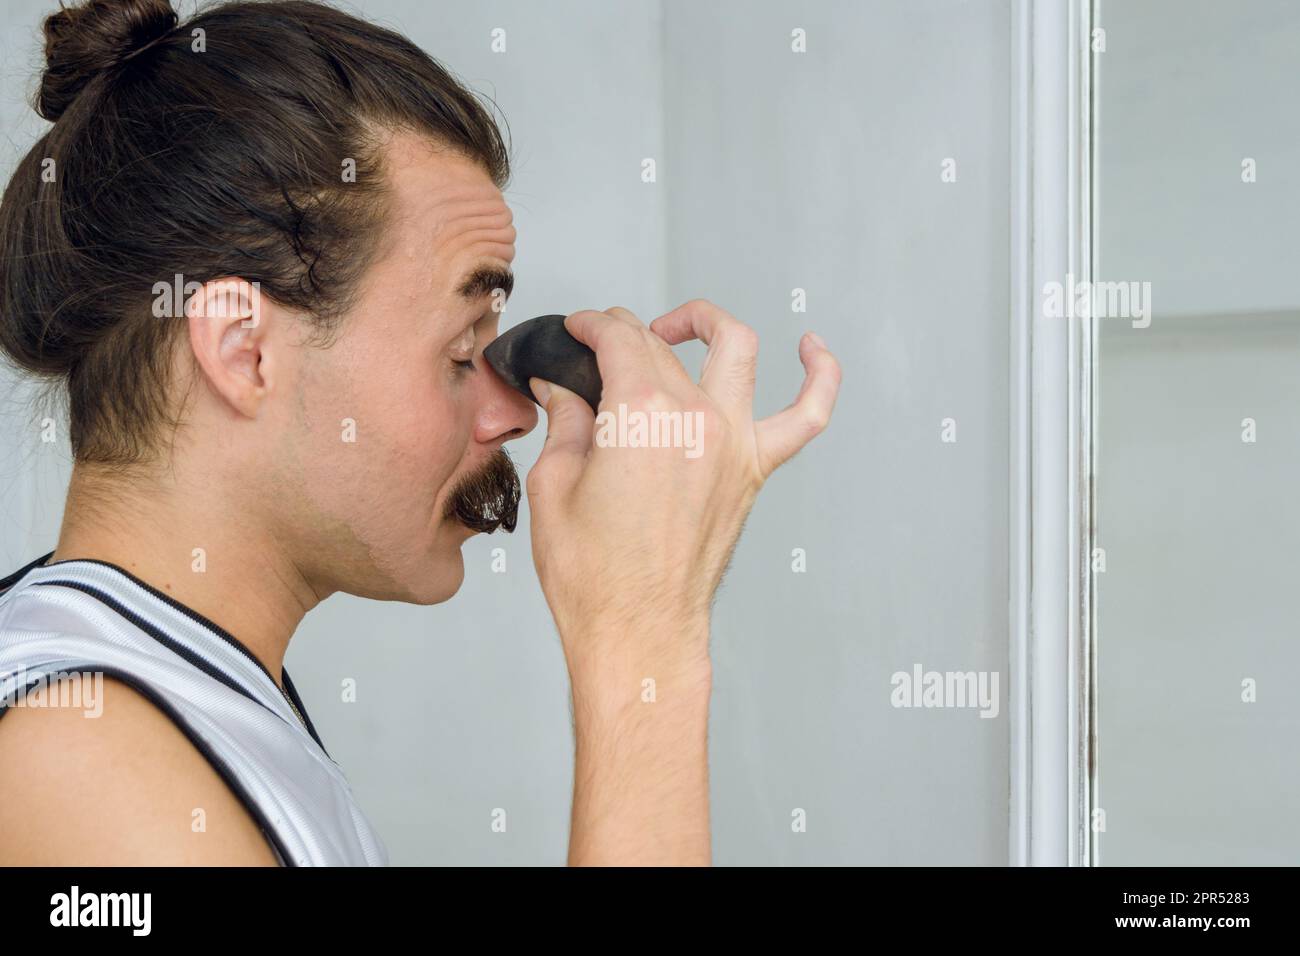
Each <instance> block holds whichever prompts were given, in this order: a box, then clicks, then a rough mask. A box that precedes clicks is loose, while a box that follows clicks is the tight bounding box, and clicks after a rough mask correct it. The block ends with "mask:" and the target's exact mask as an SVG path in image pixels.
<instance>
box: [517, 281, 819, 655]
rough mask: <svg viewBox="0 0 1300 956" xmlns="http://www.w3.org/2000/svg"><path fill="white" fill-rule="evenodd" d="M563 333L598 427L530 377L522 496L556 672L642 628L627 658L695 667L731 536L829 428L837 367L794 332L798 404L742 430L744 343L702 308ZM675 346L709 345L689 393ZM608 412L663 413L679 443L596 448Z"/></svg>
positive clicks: (750, 358) (738, 328)
mask: <svg viewBox="0 0 1300 956" xmlns="http://www.w3.org/2000/svg"><path fill="white" fill-rule="evenodd" d="M565 327H566V328H567V329H568V330H569V332H570V333H571V334H572V335H573V336H574V337H575V338H577V339H578V340H579V341H581V342H584V343H585V344H586V345H588V346H589V347H590V348H591V349H593V350H594V351H595V353H596V360H597V363H598V365H599V367H600V373H601V378H602V380H603V383H604V390H603V394H602V397H601V402H600V418H599V419H598V418H597V416H595V415H593V413H592V411H591V409H590V408H589V407H588V405H587V404H586V402H584V401H583V400H582V399H581V398H579V397H578V396H577V395H574V394H573V393H571V392H569V391H567V390H566V389H562V388H560V387H558V386H553V385H550V384H549V383H542V382H540V380H538V379H533V380H532V382H531V383H530V384H531V386H532V387H533V390H534V394H536V395H537V397H538V400H539V401H540V402H541V403H542V405H543V406H544V407H545V408H546V413H547V436H546V445H545V447H544V449H543V450H542V454H541V456H540V458H539V459H538V461H537V464H536V465H535V466H534V467H533V469H532V470H531V471H530V472H529V474H528V479H527V490H528V501H529V508H530V510H531V515H532V519H531V520H532V540H533V557H534V561H535V563H536V566H537V571H538V575H539V576H540V578H541V583H542V589H543V591H544V592H545V594H546V598H547V601H548V603H549V605H550V608H551V612H552V614H553V615H554V616H555V620H556V623H557V625H558V627H559V630H560V635H561V639H562V641H563V642H564V646H565V654H566V657H567V658H568V659H569V661H570V667H571V669H572V667H573V665H574V662H575V659H578V660H582V659H586V658H588V657H590V656H591V655H601V654H603V653H606V652H609V653H616V654H626V653H628V652H629V651H630V650H632V649H630V648H627V647H626V646H625V641H624V638H623V635H624V634H625V633H626V632H627V631H628V630H630V629H631V628H632V627H633V625H635V624H636V623H637V622H644V621H647V620H653V621H655V622H656V624H657V626H658V627H657V633H653V634H645V633H643V634H642V635H641V636H640V637H639V640H642V641H645V642H650V644H652V645H653V646H646V647H642V648H639V649H638V651H639V652H642V653H643V654H644V655H647V656H650V657H652V658H655V659H661V660H662V659H665V658H669V659H673V660H680V661H689V660H691V659H693V658H695V657H699V658H701V659H703V660H705V661H707V646H706V645H707V621H708V612H709V607H710V604H711V602H712V599H713V594H714V592H715V591H716V589H717V587H718V584H719V582H720V581H721V579H722V575H723V572H724V571H725V569H726V566H727V564H728V562H729V560H730V557H731V553H732V549H733V548H734V546H735V543H736V540H737V538H738V537H739V535H740V531H741V527H742V525H743V524H744V521H745V518H746V516H747V515H748V514H749V510H750V508H751V506H752V505H753V502H754V499H755V496H756V495H757V494H758V492H759V489H761V488H762V486H763V483H764V482H765V481H766V480H767V478H768V476H769V475H771V474H772V472H773V471H775V470H776V468H778V467H779V466H780V465H781V464H782V463H783V462H785V461H787V460H788V459H789V458H790V457H791V456H792V455H794V454H795V453H796V452H797V451H799V449H801V448H802V447H803V446H804V445H805V444H807V443H808V442H809V441H810V440H811V439H812V438H813V437H814V436H816V435H817V434H818V433H820V432H821V431H822V430H823V429H824V428H825V427H826V425H827V423H828V422H829V421H830V416H831V410H832V408H833V407H834V404H835V398H836V394H837V393H838V390H839V382H840V368H839V364H838V363H837V362H836V360H835V358H834V356H833V355H831V353H830V352H829V351H828V350H827V349H826V347H825V345H824V344H823V343H822V342H821V340H820V339H819V338H818V337H817V336H816V335H814V334H812V333H808V334H806V335H804V337H803V338H802V339H801V340H800V342H799V358H800V360H801V361H802V362H803V365H804V368H805V370H806V372H807V374H806V377H805V379H804V383H803V387H802V388H801V389H800V391H799V395H798V397H797V398H796V399H795V400H794V402H793V403H792V404H791V405H790V406H788V407H787V408H786V409H784V410H783V411H781V412H778V413H777V414H775V415H772V416H771V417H769V418H766V419H763V420H762V421H758V422H755V421H754V419H753V407H752V406H753V396H754V375H755V368H756V364H757V356H758V337H757V335H756V334H755V333H754V331H753V330H752V329H750V328H749V327H748V326H745V325H743V324H742V323H740V322H738V321H737V320H736V319H735V318H733V317H732V316H731V315H729V314H728V313H727V312H724V311H723V310H722V309H720V308H718V307H717V306H715V305H713V304H712V303H710V302H707V301H704V300H702V299H696V300H693V301H691V302H687V303H686V304H685V305H682V306H680V307H679V308H676V309H674V310H673V311H671V312H669V313H667V314H666V315H662V316H660V317H659V318H658V319H655V320H654V322H652V323H651V324H650V326H649V327H648V328H647V327H646V326H645V325H644V324H643V323H642V322H641V321H640V320H639V319H637V317H636V316H634V315H633V314H632V313H631V312H629V311H627V310H626V309H621V308H612V309H608V310H607V311H605V312H595V311H584V312H577V313H574V314H573V315H570V316H569V317H568V318H567V319H566V320H565ZM689 339H700V340H701V341H703V342H704V343H705V344H706V345H707V346H708V355H707V357H706V359H705V362H704V368H703V371H702V374H701V376H700V381H699V383H698V384H696V383H695V382H693V381H691V378H690V376H689V375H688V374H687V372H686V369H685V368H684V367H683V366H682V364H681V362H680V361H679V360H678V359H677V357H676V356H675V355H674V354H673V353H672V350H671V348H669V346H671V345H676V344H678V343H680V342H685V341H687V340H689ZM621 409H622V410H623V411H624V412H625V413H626V414H624V415H623V416H622V417H623V418H624V419H627V420H629V421H630V420H631V419H632V418H633V416H634V415H635V414H636V413H638V412H640V413H654V412H659V413H667V414H668V415H669V416H670V417H669V418H668V419H661V421H663V420H667V421H669V422H670V423H675V422H680V431H679V432H676V433H674V434H673V435H671V436H667V437H672V438H678V437H680V439H681V440H680V441H679V442H678V446H677V447H658V448H656V447H611V446H609V445H608V444H607V443H606V442H603V441H602V440H601V439H602V437H605V438H609V437H617V434H618V429H617V424H618V421H617V420H618V417H619V414H620V410H621ZM671 416H677V417H676V419H675V422H674V419H673V418H671ZM647 417H648V416H647ZM611 420H612V421H611ZM652 421H653V419H652ZM602 423H604V424H603V427H602V428H597V426H598V425H602ZM602 431H603V435H602ZM628 435H629V436H630V437H633V431H632V429H631V428H629V430H628ZM692 439H693V440H694V447H690V444H689V443H690V442H691V440H692Z"/></svg>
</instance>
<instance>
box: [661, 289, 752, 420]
mask: <svg viewBox="0 0 1300 956" xmlns="http://www.w3.org/2000/svg"><path fill="white" fill-rule="evenodd" d="M650 331H652V332H654V333H655V334H656V335H658V336H659V337H660V338H662V339H663V340H664V341H665V342H667V343H668V344H669V345H677V344H679V343H681V342H686V341H689V340H690V339H699V340H700V341H701V342H703V343H704V344H705V345H707V346H708V347H709V354H708V355H707V356H706V357H705V359H704V368H703V369H702V370H701V371H700V388H702V389H703V390H704V391H705V393H706V394H708V395H709V396H710V397H712V398H713V399H714V401H716V402H717V403H718V404H719V405H721V406H722V407H724V408H729V409H732V410H741V411H743V412H744V413H745V414H746V416H748V415H749V414H750V408H751V407H752V405H753V402H754V375H755V372H756V370H757V368H758V334H757V333H756V332H755V331H754V330H753V329H751V328H750V327H749V326H747V325H745V324H744V323H743V322H740V321H738V320H737V319H736V317H735V316H733V315H732V314H731V313H730V312H727V311H725V310H723V309H720V308H719V307H718V306H716V305H714V304H713V303H712V302H710V301H708V300H707V299H692V300H691V301H690V302H687V303H685V304H684V305H679V306H678V307H677V308H675V309H673V310H672V311H671V312H668V313H665V314H664V315H661V316H659V318H657V319H655V320H654V321H653V322H651V323H650Z"/></svg>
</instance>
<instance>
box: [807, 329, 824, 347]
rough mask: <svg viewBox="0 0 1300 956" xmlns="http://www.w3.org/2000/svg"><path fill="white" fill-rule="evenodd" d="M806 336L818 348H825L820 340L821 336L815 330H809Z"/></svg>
mask: <svg viewBox="0 0 1300 956" xmlns="http://www.w3.org/2000/svg"><path fill="white" fill-rule="evenodd" d="M808 338H809V339H810V340H811V341H812V344H813V345H815V346H817V347H818V348H819V349H824V348H826V343H825V342H823V341H822V337H821V336H820V335H818V334H817V333H816V332H809V333H808Z"/></svg>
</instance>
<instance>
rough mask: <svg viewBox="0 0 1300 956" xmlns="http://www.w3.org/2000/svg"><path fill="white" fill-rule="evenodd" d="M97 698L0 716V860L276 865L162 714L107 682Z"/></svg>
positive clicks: (202, 760)
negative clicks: (88, 703)
mask: <svg viewBox="0 0 1300 956" xmlns="http://www.w3.org/2000/svg"><path fill="white" fill-rule="evenodd" d="M100 704H101V705H102V706H98V707H95V708H92V709H87V708H84V707H66V706H65V707H56V706H44V707H42V706H31V707H13V708H11V709H10V710H9V712H8V713H6V714H5V716H4V718H3V719H0V767H3V768H4V769H3V773H0V780H3V785H2V787H0V865H6V866H54V865H73V866H78V865H80V866H103V865H122V866H150V865H181V866H184V865H200V866H275V865H277V861H276V858H275V854H274V851H272V849H271V846H270V844H269V843H267V841H266V838H265V837H264V836H263V835H262V832H261V830H260V828H259V827H258V825H257V823H256V821H255V820H254V819H253V817H252V816H251V814H249V812H248V810H247V809H246V808H245V807H244V805H243V803H242V802H241V801H240V799H239V798H238V797H237V796H236V795H235V794H234V792H233V791H231V789H230V788H229V786H227V784H226V782H225V781H224V780H222V778H221V776H220V774H218V773H217V771H216V770H215V769H214V768H213V766H212V765H211V764H210V763H208V761H207V758H206V757H204V756H203V754H202V753H201V752H200V751H199V750H198V748H197V747H195V746H194V744H193V743H191V742H190V740H189V738H188V737H186V736H185V734H184V732H183V731H182V730H181V729H180V728H179V727H178V726H177V725H176V724H175V723H174V722H173V721H172V719H171V718H170V717H169V716H168V715H167V714H165V713H164V712H163V711H162V710H160V709H159V708H158V707H157V706H156V705H155V704H154V703H153V702H152V701H150V700H149V699H148V698H147V697H145V696H144V695H143V694H141V693H139V692H138V691H136V690H135V689H134V688H132V687H131V686H129V685H128V684H125V683H122V682H120V681H117V680H112V679H105V680H104V682H103V688H102V692H101V695H100ZM95 710H99V711H100V713H99V714H98V716H94V715H93V714H94V711H95Z"/></svg>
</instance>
